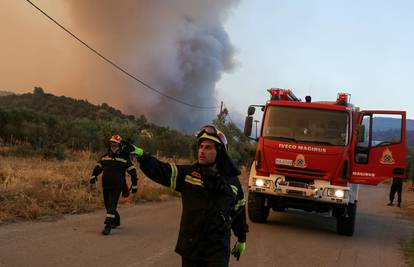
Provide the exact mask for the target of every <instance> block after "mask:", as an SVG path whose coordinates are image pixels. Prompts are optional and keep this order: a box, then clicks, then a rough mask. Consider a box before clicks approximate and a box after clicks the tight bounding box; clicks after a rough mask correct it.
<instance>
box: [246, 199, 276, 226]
mask: <svg viewBox="0 0 414 267" xmlns="http://www.w3.org/2000/svg"><path fill="white" fill-rule="evenodd" d="M265 200H266V197H265V196H264V195H263V194H258V193H254V192H249V200H248V205H247V211H248V214H249V218H250V220H251V221H252V222H257V223H264V222H266V220H267V217H268V216H269V210H270V207H269V206H265Z"/></svg>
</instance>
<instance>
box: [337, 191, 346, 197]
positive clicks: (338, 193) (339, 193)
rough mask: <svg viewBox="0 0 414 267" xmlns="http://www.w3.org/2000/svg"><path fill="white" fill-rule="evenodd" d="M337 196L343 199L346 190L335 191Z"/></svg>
mask: <svg viewBox="0 0 414 267" xmlns="http://www.w3.org/2000/svg"><path fill="white" fill-rule="evenodd" d="M335 196H336V197H337V198H343V197H344V196H345V192H344V190H335Z"/></svg>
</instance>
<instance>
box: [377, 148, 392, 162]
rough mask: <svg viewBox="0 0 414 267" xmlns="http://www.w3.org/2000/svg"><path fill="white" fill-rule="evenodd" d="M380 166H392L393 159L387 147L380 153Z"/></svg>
mask: <svg viewBox="0 0 414 267" xmlns="http://www.w3.org/2000/svg"><path fill="white" fill-rule="evenodd" d="M380 162H381V163H382V164H394V163H395V161H394V157H393V156H392V152H391V150H390V149H389V148H388V147H387V148H386V149H385V150H384V152H382V156H381V160H380Z"/></svg>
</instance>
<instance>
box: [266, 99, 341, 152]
mask: <svg viewBox="0 0 414 267" xmlns="http://www.w3.org/2000/svg"><path fill="white" fill-rule="evenodd" d="M348 125H349V116H348V113H346V112H341V111H332V110H321V109H307V108H296V107H284V106H269V107H268V108H267V111H266V114H265V118H264V124H263V132H262V136H263V137H264V138H269V139H276V140H281V141H288V142H298V143H313V144H319V145H331V146H345V145H347V144H348V141H349V128H348Z"/></svg>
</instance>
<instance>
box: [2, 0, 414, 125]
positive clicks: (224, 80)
mask: <svg viewBox="0 0 414 267" xmlns="http://www.w3.org/2000/svg"><path fill="white" fill-rule="evenodd" d="M164 1H165V2H163V1H162V0H157V1H151V5H150V9H151V11H152V12H154V14H157V15H156V16H155V15H154V16H152V15H148V14H147V11H146V12H145V14H144V13H142V14H140V13H138V14H140V16H139V17H138V19H136V20H134V23H136V25H135V27H131V28H125V27H120V28H119V29H121V30H119V29H118V28H117V27H116V25H118V24H117V23H116V22H119V25H122V23H124V22H125V21H126V22H128V17H129V16H133V15H134V14H133V12H132V11H131V13H130V12H129V11H128V12H123V11H122V10H128V9H127V5H126V4H125V3H128V1H123V2H122V3H123V4H122V5H121V6H122V7H120V8H122V9H119V10H118V8H117V5H116V4H114V3H119V2H117V1H113V2H111V1H108V0H106V1H104V2H106V3H111V4H110V5H109V6H108V5H107V8H106V9H105V10H104V9H102V10H101V9H98V8H91V9H90V10H91V12H94V14H93V16H92V15H91V16H89V15H88V12H87V11H88V10H86V9H84V8H82V6H81V4H82V5H83V4H84V3H85V2H87V1H85V2H84V1H80V0H65V1H64V0H60V1H51V0H35V1H34V2H35V3H37V4H39V5H40V6H42V7H43V8H44V9H45V10H46V11H48V12H49V13H50V15H52V16H54V17H55V18H57V19H58V20H59V21H61V22H62V23H63V24H64V25H66V26H68V27H69V28H70V29H73V30H74V31H75V32H77V33H78V34H79V35H80V36H82V37H83V38H84V39H85V41H87V42H88V43H90V44H91V45H92V46H94V47H95V48H97V49H98V50H100V51H102V52H103V53H104V54H105V55H107V56H109V57H111V58H113V59H114V60H116V61H117V62H119V63H121V65H126V66H128V67H130V68H131V69H132V70H133V72H134V74H136V75H137V76H138V77H140V78H142V79H144V80H146V81H148V82H150V83H151V84H153V85H155V86H159V87H160V88H162V86H163V85H164V84H167V85H168V87H174V88H175V89H174V90H173V91H172V92H174V96H177V97H179V98H185V97H186V96H188V94H186V92H184V91H182V90H181V91H180V89H179V88H178V89H177V86H179V85H180V84H181V82H182V81H174V82H173V83H171V81H172V80H174V77H173V76H174V74H175V73H178V74H180V75H182V76H183V77H186V75H187V74H188V72H185V73H184V74H183V73H182V71H183V69H184V70H185V71H188V66H187V65H188V64H187V65H185V64H183V62H181V61H179V60H180V59H177V58H175V54H174V53H169V51H168V49H166V47H171V45H168V46H167V44H173V43H174V40H175V41H176V42H175V44H182V43H186V44H188V43H190V44H194V43H198V44H201V45H203V47H205V45H204V44H205V41H207V42H208V43H209V46H208V47H207V49H213V50H215V53H216V52H217V53H216V54H218V55H219V56H220V57H219V58H218V61H220V62H218V61H217V60H216V58H213V59H211V60H210V59H209V60H210V62H212V63H214V64H216V63H220V64H219V65H218V66H217V68H215V70H214V71H215V72H214V75H213V76H212V78H211V80H210V81H209V83H210V84H211V83H213V85H214V83H215V81H217V80H219V82H218V83H217V84H216V89H215V90H211V88H210V87H209V89H207V91H205V92H210V94H213V95H212V96H211V97H207V96H205V95H204V94H198V95H197V97H196V98H194V99H197V101H198V102H197V103H196V104H199V105H204V106H210V105H211V104H214V103H212V101H213V100H214V101H217V103H216V104H217V105H219V102H220V100H223V101H224V103H225V105H226V107H228V108H229V110H230V116H231V118H232V119H233V120H234V121H238V122H240V121H242V119H243V117H244V115H245V113H246V110H247V107H248V106H249V105H250V104H263V103H264V102H265V101H266V100H267V99H268V93H267V92H266V89H268V88H271V87H281V88H290V89H292V90H293V91H294V93H295V94H296V95H297V96H298V97H300V98H302V99H304V97H305V96H306V95H312V97H313V99H314V100H334V99H335V98H336V95H337V93H338V92H347V93H350V94H351V102H353V103H354V104H356V105H357V106H360V107H361V108H362V109H395V110H406V111H407V112H408V117H409V118H414V116H413V115H412V114H414V107H413V106H414V105H412V104H411V102H412V101H413V99H414V96H413V94H414V93H411V92H412V88H411V87H413V84H414V75H413V74H412V72H413V70H414V34H413V33H412V29H414V16H413V15H412V11H413V10H414V2H412V1H399V0H396V1H380V0H375V1H374V0H365V1H354V0H353V1H351V0H348V1H339V0H335V1H332V0H331V1H329V0H324V1H322V0H320V1H318V0H312V1H310V0H296V1H295V0H289V1H288V0H285V1H278V0H262V1H253V0H240V1H237V0H227V1H225V2H222V1H215V3H216V4H214V5H212V6H213V7H212V8H210V7H209V5H204V4H203V3H205V2H204V1H202V0H197V1H200V4H199V5H200V6H201V7H200V8H199V7H197V1H190V0H188V3H191V5H188V4H186V1H184V0H174V1H175V2H171V1H167V0H164ZM132 2H134V1H129V3H132ZM68 3H71V4H68ZM72 3H73V4H72ZM102 3H103V2H102ZM171 3H177V5H179V6H178V7H177V8H175V7H173V6H171V5H172V4H171ZM222 3H224V4H222ZM168 5H170V6H169V7H168ZM78 6H80V7H79V8H78ZM90 6H91V7H95V5H90ZM96 6H98V5H96ZM146 6H148V5H146ZM77 8H78V9H77ZM175 9H176V10H177V11H175ZM108 10H109V11H111V10H114V16H110V17H108V16H107V15H105V16H103V17H102V16H101V12H109V11H108ZM218 10H219V11H220V12H218ZM204 11H205V12H207V13H206V14H204V15H203V14H202V12H204ZM173 12H177V13H180V14H178V15H177V16H174V13H173ZM193 12H195V13H197V14H196V15H194V16H192V15H193ZM212 14H218V15H217V16H216V15H212ZM144 15H145V16H146V17H144ZM160 15H163V17H165V16H167V17H169V18H170V21H173V22H174V25H176V27H175V28H174V30H176V32H177V35H180V38H181V39H180V38H176V37H173V35H174V33H171V31H170V30H169V28H168V27H169V24H171V23H168V21H167V22H166V21H164V22H163V21H162V20H161V19H160V17H158V16H160ZM103 18H106V20H105V19H103ZM210 18H212V19H211V20H210ZM139 19H140V20H139ZM120 20H122V21H120ZM111 21H113V25H112V23H111ZM182 21H184V23H183V24H184V26H182V24H180V23H181V22H182ZM0 22H1V25H2V26H1V28H0V33H1V34H0V42H1V52H0V61H1V62H2V64H1V65H0V76H1V80H0V90H10V91H15V92H27V91H31V90H33V87H34V86H43V87H44V88H45V89H46V91H48V92H51V93H55V94H57V95H62V94H64V95H67V96H71V97H75V98H81V99H88V100H90V101H91V102H92V103H102V102H107V103H109V104H110V105H114V106H115V107H118V108H121V109H122V110H123V111H126V110H127V113H128V112H131V111H136V113H140V112H141V111H142V109H140V107H142V105H144V104H146V103H147V102H148V101H152V102H151V103H153V102H154V101H156V100H157V98H158V96H156V95H153V94H152V93H151V92H149V91H148V90H147V89H145V88H143V87H142V86H137V85H136V84H135V83H134V82H131V81H130V80H128V79H126V78H125V77H123V75H122V74H120V73H119V72H118V71H116V70H113V69H112V67H110V66H108V65H106V64H105V63H103V62H102V60H101V59H99V58H97V57H96V56H94V55H93V54H91V53H90V52H89V51H87V50H86V49H85V48H84V47H82V46H81V45H79V44H78V43H77V42H76V41H74V40H73V39H72V38H71V37H69V36H68V35H67V34H66V33H64V32H63V31H62V30H60V29H58V28H57V27H56V26H55V25H53V24H52V23H51V22H50V21H48V20H47V19H45V18H44V17H43V16H42V15H40V14H39V13H38V12H37V11H36V10H34V9H33V8H32V7H31V6H30V5H28V4H27V3H26V2H25V1H14V0H0ZM107 22H109V26H108V24H106V25H105V23H107ZM146 24H150V26H148V27H145V25H146ZM114 25H115V26H114ZM142 25H144V26H142ZM223 25H224V30H222V29H221V27H222V26H223ZM101 26H102V27H104V26H105V28H103V29H102V31H103V33H102V34H99V30H100V27H101ZM149 29H150V30H151V31H149ZM154 29H156V31H154ZM188 29H190V32H191V34H188ZM212 29H213V30H212ZM137 32H139V33H140V34H134V33H137ZM184 32H185V33H184ZM205 32H208V33H212V32H213V33H212V34H211V35H209V36H207V37H208V38H206V39H208V40H201V39H202V38H200V36H202V35H203V34H204V33H205ZM226 32H227V35H228V36H226V34H225V33H226ZM157 33H158V35H159V36H156V37H154V36H155V35H157ZM183 33H184V34H183ZM125 34H127V36H132V37H131V43H129V42H128V40H126V39H125V36H126V35H125ZM146 34H147V35H146ZM118 35H119V36H120V37H122V38H123V39H121V41H120V39H118ZM149 35H152V37H154V38H155V39H149V38H145V37H146V36H149ZM170 37H171V38H170ZM174 38H175V39H174ZM182 38H184V39H182ZM227 38H228V39H229V40H227ZM152 40H154V41H152ZM177 40H178V41H177ZM183 40H184V41H183ZM221 40H222V42H221ZM217 41H219V43H218V42H217ZM228 41H229V42H230V43H231V44H232V47H230V46H229V45H228ZM220 42H221V44H222V45H221V46H220ZM163 44H164V46H163ZM223 47H224V49H223ZM148 48H151V49H152V50H150V49H148ZM117 49H122V53H121V52H119V50H117ZM157 49H158V50H157ZM220 49H221V50H220ZM233 49H235V51H236V53H234V52H233ZM216 50H217V51H216ZM124 51H127V52H128V54H125V53H124ZM157 51H159V52H157ZM179 51H181V53H182V51H184V52H185V51H187V50H182V49H181V50H179ZM223 51H224V52H223ZM194 55H197V54H194ZM144 56H147V58H146V59H145V57H144ZM140 57H141V58H140ZM143 58H144V59H145V60H140V59H143ZM177 60H178V61H177ZM230 61H232V62H230ZM79 62H82V64H79ZM194 62H196V61H192V62H191V63H192V64H193V65H190V67H191V69H193V68H195V66H196V65H195V64H194ZM229 62H230V63H231V64H230V63H229ZM165 63H166V64H165ZM197 66H203V65H202V63H201V65H197ZM170 67H172V68H174V71H173V72H171V71H169V72H168V74H167V75H164V76H163V75H154V73H159V72H160V69H162V70H161V71H163V70H165V69H167V68H170ZM198 68H200V67H198ZM97 70H99V71H97ZM199 71H200V70H199ZM219 72H221V74H220V73H219ZM198 73H201V74H202V72H198ZM190 74H191V73H190ZM187 76H188V75H187ZM200 77H201V78H202V77H203V76H202V75H201V76H200ZM220 77H221V78H220ZM113 80H118V81H120V82H119V84H118V86H113V85H112V84H111V86H109V85H108V84H109V83H111V81H113ZM190 82H191V83H190V87H191V84H192V83H193V82H194V81H193V80H190ZM124 86H129V87H131V88H133V90H134V91H133V92H134V95H131V94H130V93H129V92H130V91H126V90H124V89H122V88H123V87H124ZM207 87H208V86H207ZM76 88H77V89H76ZM84 88H96V89H95V90H85V89H84ZM113 88H116V89H113ZM185 88H186V87H185ZM75 89H76V90H75ZM126 93H128V94H127V97H123V98H122V97H119V96H120V95H121V96H125V94H126ZM200 99H201V100H202V99H206V101H207V102H206V103H201V102H200ZM184 100H187V101H188V99H184ZM190 100H191V99H190ZM134 103H136V105H134ZM154 103H155V102H154ZM153 106H155V105H153ZM155 107H156V106H155ZM162 107H163V108H164V109H166V107H168V106H166V105H164V104H163V105H162ZM164 111H165V110H164ZM151 112H156V111H155V110H152V111H151ZM200 112H203V111H194V110H190V109H184V110H181V113H183V116H182V117H179V118H178V119H179V120H180V121H181V120H185V117H186V116H187V117H188V116H191V115H194V114H200ZM165 114H167V115H168V116H173V115H175V114H174V113H171V112H169V114H168V112H167V113H165ZM189 114H191V115H189ZM197 116H198V117H200V118H206V117H208V116H212V115H211V112H210V113H209V114H208V115H207V116H200V115H197ZM161 117H164V116H161ZM158 118H159V117H158ZM160 121H162V120H160ZM172 126H173V125H172Z"/></svg>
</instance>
